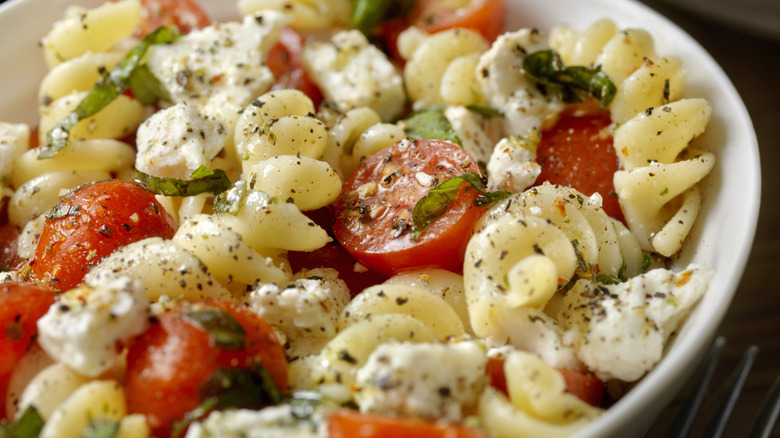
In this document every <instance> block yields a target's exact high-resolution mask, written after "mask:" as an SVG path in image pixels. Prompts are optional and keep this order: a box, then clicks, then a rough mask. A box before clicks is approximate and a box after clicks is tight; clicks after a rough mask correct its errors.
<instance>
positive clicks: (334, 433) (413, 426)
mask: <svg viewBox="0 0 780 438" xmlns="http://www.w3.org/2000/svg"><path fill="white" fill-rule="evenodd" d="M328 436H329V437H330V438H396V437H404V438H486V436H487V435H485V434H484V433H482V432H481V431H479V430H478V429H474V428H471V427H466V426H463V425H461V424H448V423H443V422H435V421H424V420H417V419H412V418H403V417H389V416H385V415H378V414H361V413H360V412H356V411H348V410H341V411H337V412H335V413H333V414H331V416H330V417H329V418H328Z"/></svg>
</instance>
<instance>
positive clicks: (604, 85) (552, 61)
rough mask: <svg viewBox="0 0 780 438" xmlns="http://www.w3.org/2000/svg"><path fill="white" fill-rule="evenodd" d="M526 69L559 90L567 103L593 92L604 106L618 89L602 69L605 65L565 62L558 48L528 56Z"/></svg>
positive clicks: (589, 95)
mask: <svg viewBox="0 0 780 438" xmlns="http://www.w3.org/2000/svg"><path fill="white" fill-rule="evenodd" d="M523 71H524V72H525V74H526V75H528V76H529V77H530V78H531V79H533V80H535V81H536V82H538V83H539V84H541V85H543V86H545V87H547V88H550V89H552V90H555V91H556V92H557V93H558V97H559V98H560V99H561V100H562V101H564V102H566V103H576V102H581V101H582V100H583V99H584V98H586V97H591V96H592V97H595V98H596V99H598V101H599V106H600V107H601V108H605V107H606V106H607V105H609V104H610V102H612V99H614V97H615V93H617V87H616V86H615V84H614V83H613V82H612V79H610V78H609V76H607V74H606V73H604V72H602V71H601V66H596V67H592V68H591V67H583V66H569V67H567V66H564V65H563V60H562V59H561V57H560V55H558V53H556V52H555V51H554V50H540V51H538V52H533V53H531V54H529V55H528V56H526V57H525V59H523Z"/></svg>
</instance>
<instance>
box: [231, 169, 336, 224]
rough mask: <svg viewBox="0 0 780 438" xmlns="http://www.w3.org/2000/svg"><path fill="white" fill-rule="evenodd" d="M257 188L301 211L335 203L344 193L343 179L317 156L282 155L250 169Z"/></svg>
mask: <svg viewBox="0 0 780 438" xmlns="http://www.w3.org/2000/svg"><path fill="white" fill-rule="evenodd" d="M246 179H247V180H248V181H250V182H249V187H250V188H251V189H253V190H258V191H262V192H265V193H268V194H269V195H271V196H275V197H277V198H279V199H284V200H285V202H292V203H293V204H295V206H296V207H298V209H299V210H301V211H306V210H316V209H318V208H320V207H324V206H326V205H328V204H330V203H331V202H334V201H335V200H336V198H338V196H339V193H341V186H342V182H341V178H339V176H338V174H337V173H336V171H335V170H333V168H332V167H330V166H329V165H328V163H326V162H324V161H320V160H316V159H314V158H309V157H304V156H300V157H299V156H296V155H279V156H276V157H272V158H269V159H267V160H263V161H260V162H258V163H257V164H255V165H254V166H252V167H251V168H250V169H249V174H248V175H247V178H246Z"/></svg>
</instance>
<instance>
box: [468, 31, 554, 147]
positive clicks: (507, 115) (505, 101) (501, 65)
mask: <svg viewBox="0 0 780 438" xmlns="http://www.w3.org/2000/svg"><path fill="white" fill-rule="evenodd" d="M547 48H548V47H547V43H546V42H545V40H544V38H542V37H541V35H539V33H538V32H537V31H536V30H531V29H521V30H518V31H516V32H507V33H505V34H503V35H501V36H499V37H498V39H497V40H496V41H495V42H494V43H493V45H492V46H491V47H490V49H489V50H488V51H487V52H485V53H484V54H483V55H482V57H481V58H480V60H479V64H478V66H477V77H478V80H479V82H480V84H481V85H482V93H483V94H484V96H485V98H486V99H487V100H488V103H489V104H490V105H491V106H493V107H495V108H498V109H500V110H501V111H502V112H503V113H504V128H505V131H506V133H507V134H508V135H520V136H527V135H528V134H529V133H531V131H532V130H534V129H540V128H541V126H542V122H543V121H545V120H546V119H548V118H549V117H552V116H554V115H556V114H558V113H559V112H560V111H561V110H562V109H563V106H564V105H563V103H562V102H560V101H559V100H558V99H556V98H554V97H552V96H546V95H544V94H543V93H542V92H541V91H539V90H538V89H537V88H536V85H535V84H534V83H533V82H532V81H531V80H529V79H528V78H527V77H526V75H525V74H524V73H523V68H522V66H523V59H525V55H526V54H528V53H533V52H536V51H538V50H543V49H547Z"/></svg>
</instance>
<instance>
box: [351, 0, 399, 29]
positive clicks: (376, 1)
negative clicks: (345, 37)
mask: <svg viewBox="0 0 780 438" xmlns="http://www.w3.org/2000/svg"><path fill="white" fill-rule="evenodd" d="M412 6H414V0H355V1H354V3H353V7H352V15H351V16H350V18H349V25H350V26H351V27H354V28H356V29H360V31H362V32H363V33H369V32H370V31H371V30H372V29H373V28H375V27H376V26H377V25H379V24H380V23H382V22H383V21H387V20H389V19H392V18H395V17H400V16H403V15H406V13H407V12H409V11H410V10H411V9H412Z"/></svg>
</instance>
